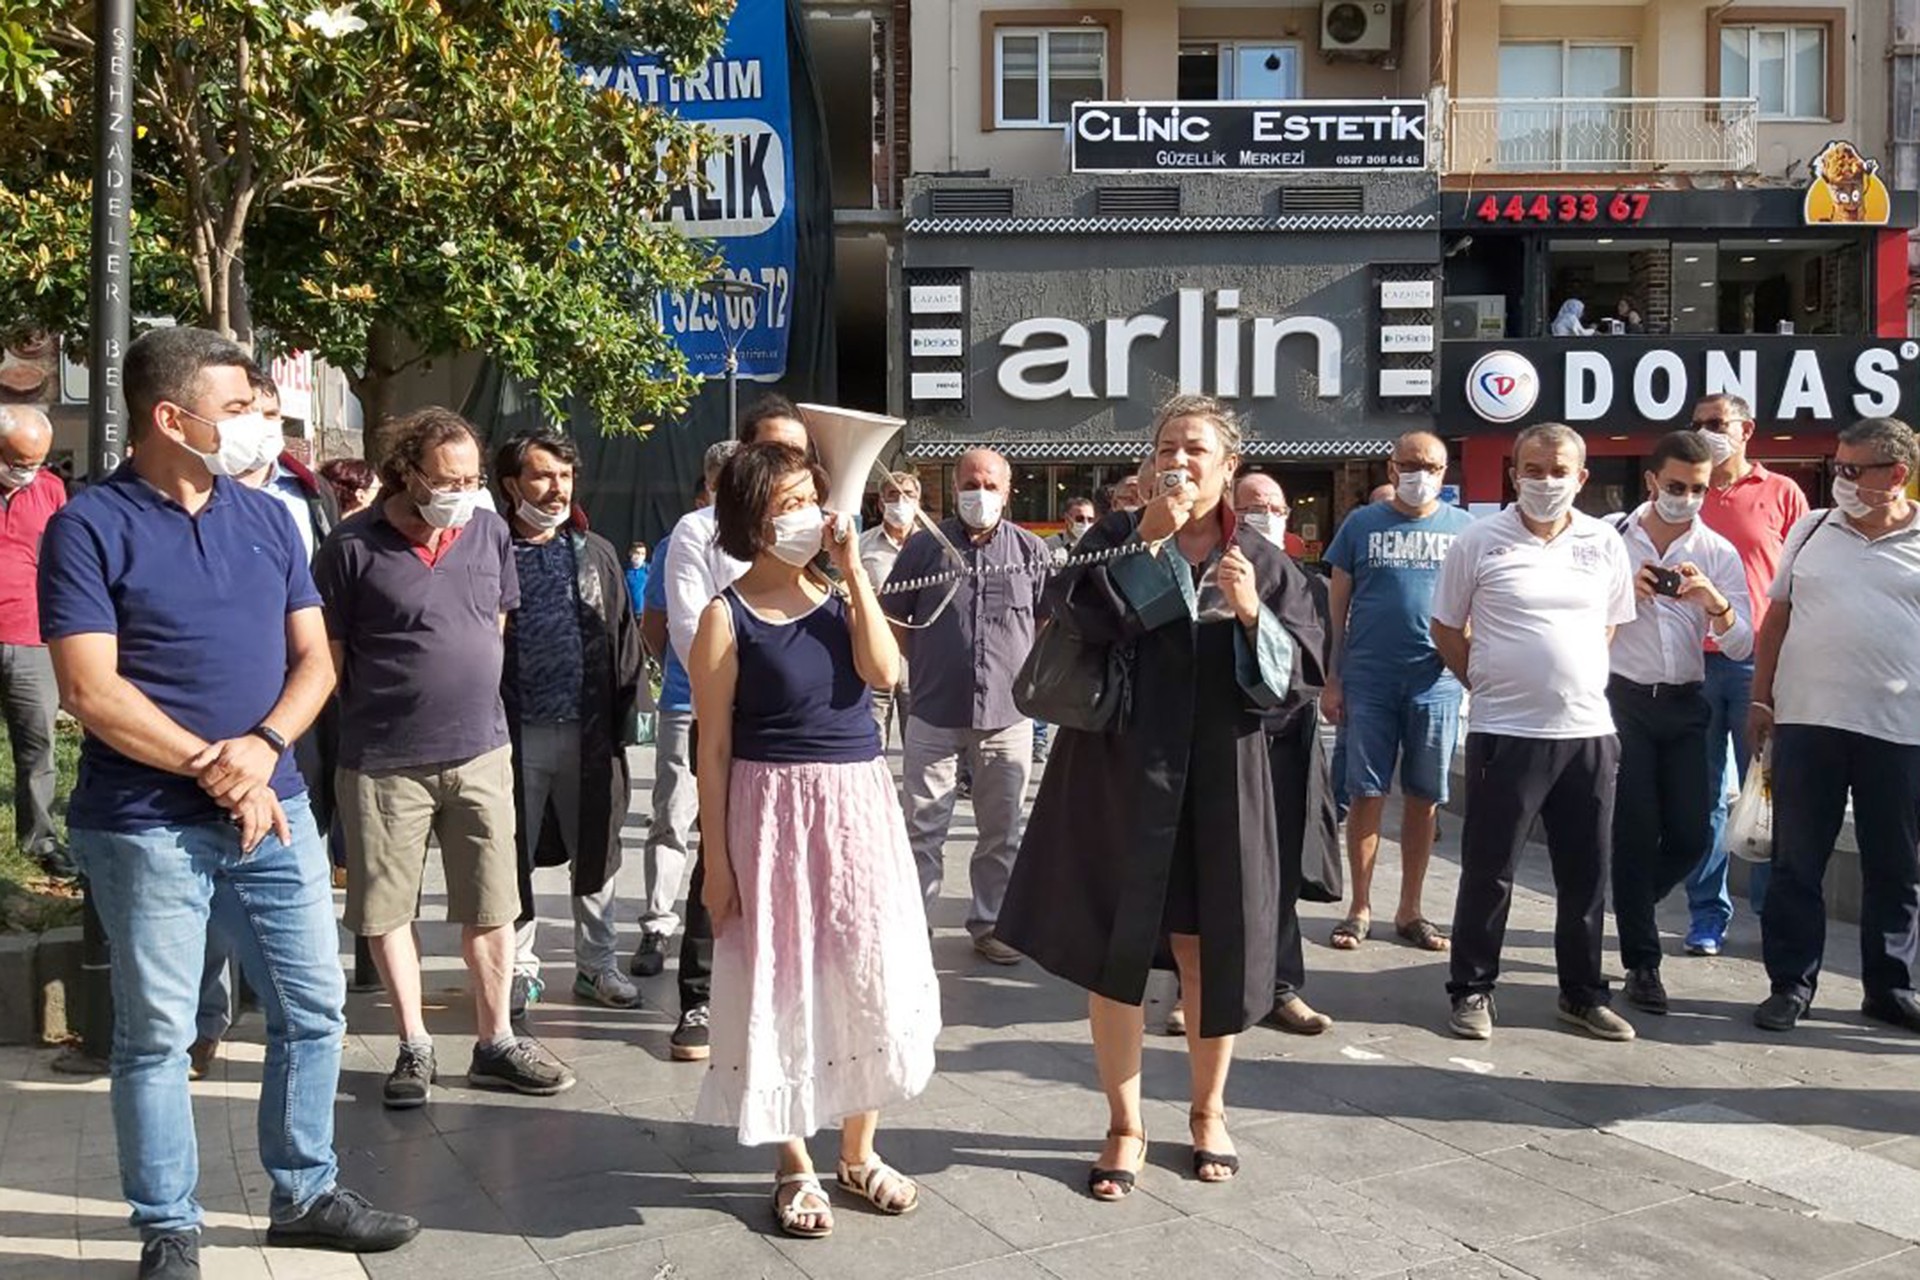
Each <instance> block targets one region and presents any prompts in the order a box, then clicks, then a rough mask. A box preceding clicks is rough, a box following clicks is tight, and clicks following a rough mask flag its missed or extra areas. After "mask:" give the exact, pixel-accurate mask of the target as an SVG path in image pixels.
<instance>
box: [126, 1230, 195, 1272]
mask: <svg viewBox="0 0 1920 1280" xmlns="http://www.w3.org/2000/svg"><path fill="white" fill-rule="evenodd" d="M140 1280H200V1233H199V1232H197V1231H175V1232H172V1233H170V1234H168V1235H164V1236H155V1237H154V1238H153V1239H151V1240H149V1241H147V1242H146V1244H144V1245H143V1246H141V1249H140Z"/></svg>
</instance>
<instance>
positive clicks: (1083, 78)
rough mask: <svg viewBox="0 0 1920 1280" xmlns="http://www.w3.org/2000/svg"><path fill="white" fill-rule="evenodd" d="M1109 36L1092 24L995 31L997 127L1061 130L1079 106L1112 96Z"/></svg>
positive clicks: (1105, 31) (994, 109)
mask: <svg viewBox="0 0 1920 1280" xmlns="http://www.w3.org/2000/svg"><path fill="white" fill-rule="evenodd" d="M1107 34H1108V33H1107V29H1106V28H1104V27H1101V26H1099V25H1095V24H1093V23H1091V22H1089V23H1088V24H1086V25H1082V26H1075V27H996V28H994V32H993V36H994V39H993V85H994V94H993V123H994V126H995V127H996V128H1001V129H1018V128H1047V127H1057V126H1060V125H1064V124H1066V123H1067V122H1068V121H1069V120H1070V119H1071V118H1072V116H1073V104H1074V103H1076V102H1086V101H1092V100H1097V99H1102V98H1105V97H1107V96H1108V94H1107Z"/></svg>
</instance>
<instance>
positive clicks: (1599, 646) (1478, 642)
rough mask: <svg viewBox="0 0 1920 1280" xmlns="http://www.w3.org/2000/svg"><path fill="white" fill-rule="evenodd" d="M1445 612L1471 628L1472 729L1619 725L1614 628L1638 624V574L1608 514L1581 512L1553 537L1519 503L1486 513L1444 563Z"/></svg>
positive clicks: (1553, 731) (1437, 593) (1437, 595)
mask: <svg viewBox="0 0 1920 1280" xmlns="http://www.w3.org/2000/svg"><path fill="white" fill-rule="evenodd" d="M1433 618H1434V621H1436V622H1439V623H1441V624H1442V625H1444V626H1448V627H1453V628H1454V629H1456V630H1458V629H1461V628H1469V630H1470V636H1469V644H1470V646H1471V647H1470V649H1469V651H1468V658H1467V682H1468V686H1469V688H1470V689H1471V691H1472V695H1473V696H1472V701H1471V703H1470V704H1469V709H1468V712H1467V729H1468V731H1469V732H1472V733H1497V734H1504V735H1507V736H1510V737H1515V738H1597V737H1602V736H1604V735H1606V734H1609V733H1612V732H1613V713H1612V711H1611V710H1610V709H1609V708H1608V706H1607V673H1608V669H1609V668H1608V661H1607V628H1608V627H1611V626H1618V625H1620V624H1622V623H1626V622H1631V621H1633V618H1634V598H1633V570H1632V566H1631V564H1630V563H1629V561H1628V559H1627V549H1626V544H1625V543H1624V542H1622V541H1621V538H1620V535H1619V534H1618V533H1616V532H1614V530H1613V528H1612V527H1611V526H1609V525H1608V524H1607V523H1606V522H1605V521H1604V520H1596V519H1594V518H1593V517H1592V516H1589V515H1583V514H1582V513H1580V512H1578V511H1576V512H1574V513H1573V522H1572V523H1571V524H1569V525H1568V526H1567V527H1566V528H1565V529H1563V530H1561V531H1560V534H1559V536H1558V537H1556V538H1554V539H1553V540H1552V541H1551V542H1545V541H1542V540H1541V539H1539V538H1537V537H1535V536H1534V535H1533V533H1532V532H1531V531H1530V530H1529V529H1528V528H1527V526H1526V525H1525V524H1524V523H1522V522H1521V519H1520V511H1519V508H1518V507H1508V508H1507V509H1506V510H1504V511H1501V512H1499V513H1498V514H1496V515H1491V516H1488V517H1487V518H1486V519H1484V520H1477V521H1475V522H1474V523H1473V524H1472V525H1471V526H1469V527H1468V528H1467V529H1466V530H1465V531H1464V532H1463V533H1461V534H1460V536H1459V537H1458V538H1456V539H1455V540H1454V543H1453V549H1452V550H1451V551H1449V552H1448V553H1447V558H1446V559H1445V560H1444V561H1443V562H1442V563H1441V565H1440V585H1439V586H1438V587H1436V588H1435V589H1434V593H1433Z"/></svg>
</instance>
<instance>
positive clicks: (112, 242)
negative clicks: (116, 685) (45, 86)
mask: <svg viewBox="0 0 1920 1280" xmlns="http://www.w3.org/2000/svg"><path fill="white" fill-rule="evenodd" d="M133 4H134V0H95V5H94V56H93V114H94V129H93V138H94V152H93V157H94V159H93V255H92V293H91V297H90V299H89V305H88V311H89V313H90V314H89V322H90V324H91V327H92V334H91V337H92V341H91V344H90V349H89V351H88V356H87V370H88V379H87V381H88V405H87V476H88V479H90V480H92V481H95V482H98V481H99V480H101V479H103V478H104V477H105V476H106V475H107V474H108V473H110V472H111V471H112V470H113V469H114V468H116V467H118V466H119V465H120V461H121V459H122V457H124V456H125V453H126V440H127V421H126V414H127V409H126V402H125V400H124V398H123V397H122V395H121V388H120V365H121V361H122V359H123V358H124V357H125V355H126V349H127V342H128V339H129V336H130V334H131V331H132V320H133V313H132V307H131V299H130V297H129V294H130V292H131V289H132V272H133V263H132V259H131V257H130V255H129V253H128V238H129V235H130V234H131V230H132V197H133V31H134V28H133ZM81 904H82V911H83V917H82V924H81V951H80V967H81V973H82V975H83V976H82V980H81V987H82V992H83V995H82V999H81V1028H82V1029H81V1041H80V1044H79V1045H78V1046H77V1047H76V1048H74V1049H70V1050H69V1051H68V1052H67V1053H65V1054H63V1055H62V1056H61V1057H60V1058H59V1059H58V1060H56V1061H55V1062H54V1067H55V1069H56V1070H60V1071H63V1072H66V1073H68V1074H72V1075H98V1074H100V1073H101V1072H104V1071H105V1070H106V1069H107V1056H108V1054H109V1053H110V1051H111V1048H112V1044H113V988H112V983H111V977H112V970H113V957H112V952H111V949H110V948H109V946H108V945H107V935H106V930H105V929H104V928H102V927H101V924H100V913H99V912H98V911H96V910H95V909H94V905H93V895H92V893H91V891H90V890H89V889H88V888H87V885H86V881H85V880H82V881H81Z"/></svg>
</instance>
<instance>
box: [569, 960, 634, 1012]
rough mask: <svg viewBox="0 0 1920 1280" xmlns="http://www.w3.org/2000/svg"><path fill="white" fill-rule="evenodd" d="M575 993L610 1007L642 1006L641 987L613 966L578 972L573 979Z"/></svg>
mask: <svg viewBox="0 0 1920 1280" xmlns="http://www.w3.org/2000/svg"><path fill="white" fill-rule="evenodd" d="M573 994H574V995H576V996H578V997H580V999H582V1000H591V1001H593V1002H594V1003H595V1004H603V1005H606V1006H607V1008H609V1009H637V1008H639V1007H640V988H638V987H636V986H634V985H633V983H631V982H629V981H627V975H626V974H624V973H621V972H620V970H618V969H616V968H612V967H608V968H605V969H602V970H601V971H600V972H599V973H594V974H588V973H578V974H575V975H574V979H573Z"/></svg>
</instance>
